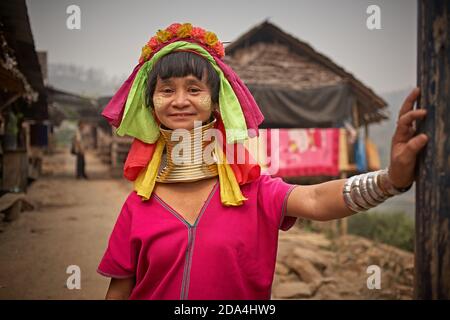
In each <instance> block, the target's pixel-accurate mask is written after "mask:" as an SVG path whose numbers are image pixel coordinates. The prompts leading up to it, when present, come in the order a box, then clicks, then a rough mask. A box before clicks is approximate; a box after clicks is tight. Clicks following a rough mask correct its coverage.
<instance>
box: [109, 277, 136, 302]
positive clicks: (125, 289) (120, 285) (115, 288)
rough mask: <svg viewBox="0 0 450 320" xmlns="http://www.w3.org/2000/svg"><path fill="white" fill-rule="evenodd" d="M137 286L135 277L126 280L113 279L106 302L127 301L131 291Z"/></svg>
mask: <svg viewBox="0 0 450 320" xmlns="http://www.w3.org/2000/svg"><path fill="white" fill-rule="evenodd" d="M134 285H135V279H134V277H131V278H125V279H115V278H111V282H110V283H109V288H108V292H107V293H106V297H105V299H106V300H127V299H128V298H129V297H130V294H131V290H133V287H134Z"/></svg>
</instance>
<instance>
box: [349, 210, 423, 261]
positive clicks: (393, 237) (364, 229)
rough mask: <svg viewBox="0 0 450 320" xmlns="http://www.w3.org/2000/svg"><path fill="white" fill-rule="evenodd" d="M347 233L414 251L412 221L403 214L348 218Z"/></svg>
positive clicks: (371, 213) (358, 215)
mask: <svg viewBox="0 0 450 320" xmlns="http://www.w3.org/2000/svg"><path fill="white" fill-rule="evenodd" d="M348 233H351V234H355V235H358V236H362V237H365V238H368V239H371V240H374V241H379V242H382V243H385V244H388V245H392V246H394V247H397V248H400V249H403V250H407V251H410V252H413V251H414V236H415V229H414V219H413V218H411V217H409V216H408V215H406V214H405V213H403V212H376V211H374V212H367V213H358V214H356V215H353V216H351V217H350V218H349V221H348Z"/></svg>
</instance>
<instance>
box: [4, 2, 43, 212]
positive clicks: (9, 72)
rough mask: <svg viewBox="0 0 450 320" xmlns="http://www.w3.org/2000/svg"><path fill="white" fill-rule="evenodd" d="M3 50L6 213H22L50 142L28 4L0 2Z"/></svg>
mask: <svg viewBox="0 0 450 320" xmlns="http://www.w3.org/2000/svg"><path fill="white" fill-rule="evenodd" d="M0 46H1V50H0V85H1V88H2V90H1V91H0V141H1V148H0V179H1V180H0V193H1V194H0V196H1V198H0V210H1V211H5V212H9V213H11V211H12V212H15V213H16V214H17V213H18V212H20V210H21V209H20V207H21V204H22V201H17V200H18V199H20V198H22V197H23V193H24V192H25V191H26V189H27V185H28V182H29V180H30V179H36V178H37V177H38V176H39V172H40V165H41V163H42V152H41V151H42V148H45V146H46V145H47V142H48V141H47V138H48V136H47V128H48V121H47V120H48V110H47V95H46V90H45V87H44V83H43V79H42V73H41V69H40V65H39V61H38V56H37V53H36V50H35V46H34V40H33V36H32V33H31V28H30V22H29V20H28V13H27V7H26V4H25V1H24V0H19V1H2V2H0ZM16 214H11V215H10V214H8V215H7V217H8V216H16Z"/></svg>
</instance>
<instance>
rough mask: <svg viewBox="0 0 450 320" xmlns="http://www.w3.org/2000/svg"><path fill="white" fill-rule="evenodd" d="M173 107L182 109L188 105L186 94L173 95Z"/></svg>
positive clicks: (181, 92)
mask: <svg viewBox="0 0 450 320" xmlns="http://www.w3.org/2000/svg"><path fill="white" fill-rule="evenodd" d="M172 105H173V106H174V107H177V108H184V107H186V106H188V105H189V101H188V95H187V92H183V91H179V92H177V93H176V94H175V98H174V100H173V104H172Z"/></svg>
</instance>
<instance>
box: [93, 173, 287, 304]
mask: <svg viewBox="0 0 450 320" xmlns="http://www.w3.org/2000/svg"><path fill="white" fill-rule="evenodd" d="M294 187H295V185H291V184H288V183H285V182H284V181H283V180H281V178H272V177H270V176H268V175H261V177H259V178H258V179H256V180H255V181H253V182H251V183H249V184H246V185H243V186H241V190H242V193H243V195H244V196H245V197H246V198H248V200H247V201H244V205H242V206H239V207H225V206H223V205H222V203H221V202H220V190H219V183H218V182H217V183H216V185H215V186H214V188H213V189H212V191H211V193H210V195H209V197H208V199H207V201H206V202H205V204H204V205H203V207H202V209H201V211H200V214H199V215H198V218H197V220H196V222H195V224H194V225H190V224H189V223H188V222H187V221H185V220H184V219H183V217H182V216H181V215H180V214H179V213H177V212H176V211H175V210H174V209H172V208H171V207H170V206H169V205H168V204H166V203H165V202H164V201H163V200H162V199H160V198H159V197H158V196H157V195H155V194H153V195H152V196H151V198H150V199H149V200H148V201H146V202H143V201H142V200H141V198H140V197H139V196H138V195H137V194H136V193H135V192H134V191H133V192H131V194H130V195H129V196H128V198H127V200H126V202H125V204H124V205H123V207H122V210H121V212H120V214H119V217H118V218H117V222H116V225H115V227H114V230H113V232H112V233H111V236H110V239H109V244H108V248H107V250H106V252H105V254H104V256H103V259H102V260H101V262H100V265H99V267H98V270H97V271H98V272H99V273H100V274H102V275H104V276H107V277H112V278H127V277H134V276H135V277H136V285H135V287H134V289H133V290H132V292H131V295H130V299H171V300H177V299H181V300H184V299H214V300H222V299H223V300H230V299H270V295H271V286H272V281H273V275H274V269H275V261H276V255H277V243H278V231H279V229H281V230H284V231H286V230H288V229H289V228H291V227H292V226H293V225H294V223H295V220H296V218H294V217H288V216H285V210H286V203H287V198H288V195H289V193H290V192H291V191H292V189H293V188H294Z"/></svg>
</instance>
